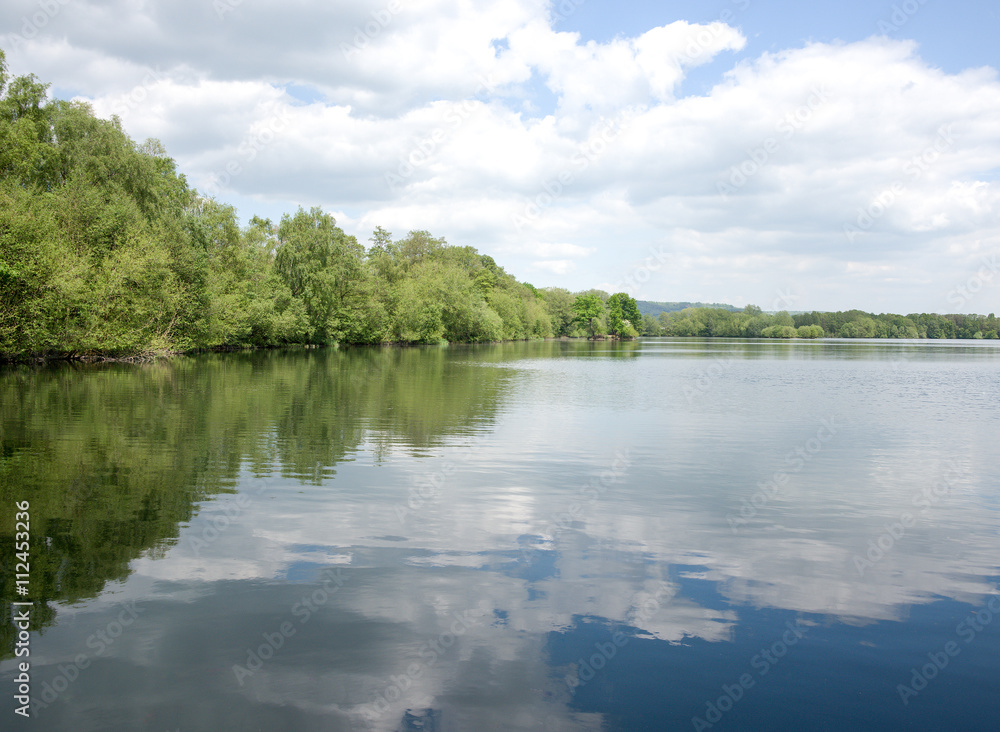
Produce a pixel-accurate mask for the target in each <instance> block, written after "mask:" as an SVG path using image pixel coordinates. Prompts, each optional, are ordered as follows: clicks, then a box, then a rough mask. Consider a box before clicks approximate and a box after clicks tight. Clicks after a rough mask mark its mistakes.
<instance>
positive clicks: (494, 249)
mask: <svg viewBox="0 0 1000 732" xmlns="http://www.w3.org/2000/svg"><path fill="white" fill-rule="evenodd" d="M6 7H7V8H8V11H7V12H6V13H5V15H4V17H3V18H2V19H0V47H2V48H4V49H5V51H6V52H7V55H8V62H9V64H10V66H11V70H12V71H13V72H14V73H28V72H34V73H35V74H37V75H38V76H39V77H40V78H42V79H43V80H45V81H48V82H51V83H52V85H53V87H52V89H53V93H54V94H55V95H58V96H61V97H64V98H70V97H73V98H79V99H81V100H84V101H88V102H90V103H91V104H92V105H93V107H94V109H95V111H96V112H97V113H98V114H99V115H102V116H110V115H112V114H118V115H119V116H120V117H121V119H122V122H123V124H124V125H125V128H126V130H127V131H128V132H129V134H130V135H132V137H133V138H134V139H136V140H139V141H141V140H143V139H145V138H147V137H155V138H158V139H160V140H161V141H162V142H163V143H164V145H165V146H166V148H167V150H168V152H169V153H170V154H171V155H172V156H173V157H175V158H176V160H177V161H178V164H179V167H180V169H181V170H182V171H183V172H184V173H185V174H186V175H187V177H188V180H189V181H190V182H191V184H192V185H194V186H196V187H197V188H198V189H199V190H200V191H202V192H204V193H206V194H209V195H212V196H214V197H215V198H217V199H218V200H221V201H224V202H227V203H231V204H233V205H235V206H236V207H237V209H238V211H239V214H240V216H241V218H242V219H243V220H244V221H245V220H247V219H249V218H250V216H252V215H254V214H258V215H262V216H267V217H270V218H272V219H278V218H280V216H281V215H282V213H284V212H292V211H294V210H295V208H296V207H297V206H300V205H301V206H305V207H310V206H322V207H323V208H324V209H325V210H327V211H330V212H332V213H334V215H335V216H336V217H337V219H338V222H339V224H340V225H341V226H342V227H343V228H344V229H345V231H347V232H348V233H350V234H354V235H355V236H357V237H358V239H359V240H361V241H363V242H364V241H367V238H368V237H369V236H370V234H371V231H372V230H373V229H374V227H375V226H383V227H385V228H387V229H388V230H390V231H392V232H393V233H394V234H395V235H396V236H402V235H404V234H405V233H406V232H407V231H409V230H415V229H425V230H428V231H430V232H431V233H433V234H435V235H437V236H443V237H445V238H446V239H447V240H448V241H449V242H450V243H454V244H462V245H466V244H467V245H472V246H475V247H477V248H478V249H479V250H480V251H482V252H484V253H487V254H490V255H492V256H493V257H494V258H495V259H496V260H497V261H498V262H499V263H501V264H502V265H503V266H504V267H506V268H507V269H508V271H510V272H512V273H513V274H514V275H516V276H517V277H518V278H519V279H521V280H525V281H529V282H532V283H533V284H535V285H537V286H560V287H566V288H568V289H570V290H582V289H587V288H590V287H600V288H602V289H606V290H609V291H618V290H624V291H627V292H629V293H630V294H632V295H634V296H635V297H638V298H641V299H649V300H701V301H711V302H730V303H733V304H736V305H745V304H748V303H753V304H757V305H760V306H761V307H763V308H765V309H768V310H774V309H781V308H789V309H794V310H803V309H804V310H808V309H823V310H831V309H847V308H852V307H859V308H863V309H867V310H872V311H875V312H885V311H890V312H915V311H936V312H955V311H961V312H983V313H987V312H993V311H997V310H1000V288H998V287H995V284H996V283H997V282H1000V265H998V264H997V256H998V255H1000V213H998V208H997V207H998V203H1000V193H998V189H997V171H998V170H1000V135H998V134H997V130H998V129H1000V124H998V123H1000V79H998V74H997V68H998V66H1000V54H998V53H997V51H996V50H995V49H996V43H995V38H996V37H997V35H998V30H1000V10H998V9H997V6H996V5H995V4H989V5H988V4H986V3H979V2H958V3H949V4H946V3H943V2H940V0H925V2H923V3H921V2H920V1H919V0H907V1H904V2H885V3H880V2H860V1H856V0H852V1H849V2H841V3H837V4H834V3H801V2H798V3H793V2H785V1H780V2H763V0H736V1H735V2H731V1H730V2H708V3H703V2H673V3H662V2H659V3H657V2H630V3H610V2H604V1H602V0H581V2H579V4H577V2H576V0H564V1H563V2H550V1H549V0H479V1H478V2H476V3H468V2H463V1H462V0H354V1H353V2H350V3H343V4H338V5H335V6H331V5H330V4H328V3H322V2H309V1H308V0H303V1H302V2H299V3H296V4H294V5H289V4H287V3H282V2H278V0H176V1H175V2H172V3H169V4H168V3H165V2H161V3H145V4H136V3H130V2H125V1H124V0H110V1H106V2H97V1H91V0H73V2H69V0H51V1H50V2H48V3H41V4H40V3H38V2H33V1H32V0H10V2H8V3H7V4H6Z"/></svg>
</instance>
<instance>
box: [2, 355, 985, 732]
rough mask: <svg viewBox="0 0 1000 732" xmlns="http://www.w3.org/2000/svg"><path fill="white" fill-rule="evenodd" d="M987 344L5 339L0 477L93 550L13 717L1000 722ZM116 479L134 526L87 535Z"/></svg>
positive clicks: (165, 721) (450, 726)
mask: <svg viewBox="0 0 1000 732" xmlns="http://www.w3.org/2000/svg"><path fill="white" fill-rule="evenodd" d="M156 369H159V371H158V372H157V371H155V370H156ZM998 375H1000V348H998V347H997V346H996V345H995V344H990V343H988V342H987V343H981V342H956V341H950V342H944V343H938V342H926V341H924V342H884V341H882V342H857V341H816V342H802V343H786V342H778V343H774V342H760V341H756V342H754V341H725V340H712V341H709V340H697V339H677V340H671V339H662V340H657V339H650V340H643V341H640V342H636V343H595V344H592V343H580V342H565V341H563V342H545V343H519V344H503V345H494V346H453V347H450V348H427V349H404V350H402V351H401V350H398V349H354V350H348V351H333V350H331V351H322V352H312V353H304V352H302V353H291V354H284V355H281V356H278V355H275V354H264V355H261V354H228V355H221V356H205V357H198V358H193V359H182V360H180V362H179V363H177V364H174V365H172V366H162V365H161V366H155V367H128V368H115V369H111V370H110V371H109V370H108V369H103V370H102V369H96V368H95V369H77V370H74V371H73V372H72V373H67V371H66V370H65V369H57V368H56V369H48V370H42V371H32V372H30V373H29V372H26V371H23V370H21V371H17V372H7V373H5V374H3V375H2V376H0V388H6V389H8V391H7V392H4V393H5V394H8V393H13V390H14V389H17V390H19V391H18V393H21V392H23V391H24V390H25V389H28V390H30V391H31V392H32V393H36V394H39V395H41V396H39V397H38V399H37V400H36V401H34V402H31V401H19V402H17V403H16V404H15V403H14V402H13V401H11V400H7V401H6V402H5V404H4V407H3V410H4V411H3V419H4V422H3V424H4V428H5V431H4V433H3V434H4V438H3V439H4V440H5V442H4V447H5V453H4V454H5V463H4V470H5V471H7V472H6V473H5V475H4V477H5V478H6V479H7V480H20V482H21V484H22V485H30V486H31V490H32V491H34V493H33V495H34V496H35V497H33V498H32V503H33V510H34V511H35V514H34V516H33V521H34V522H35V524H36V525H37V526H38V527H39V530H40V531H42V530H43V527H44V531H43V533H48V534H51V535H53V536H55V537H56V538H57V539H58V537H60V536H61V537H65V538H64V543H65V544H66V545H67V546H68V547H69V548H67V549H66V550H65V555H64V556H65V557H67V559H63V560H60V561H70V559H71V558H74V557H75V558H76V561H78V563H79V564H80V565H81V566H82V565H84V564H86V565H87V566H90V567H102V569H94V570H93V571H92V572H91V574H90V575H89V576H87V577H86V579H88V581H89V585H87V586H94V587H96V588H97V589H94V590H93V591H86V590H80V591H78V592H76V593H75V594H67V593H66V591H65V589H64V588H63V586H62V585H61V584H60V582H61V580H60V579H59V575H58V568H57V564H56V563H55V561H54V560H53V562H52V564H53V567H55V568H53V569H51V573H52V579H51V582H48V580H46V582H48V584H46V587H47V588H48V587H51V590H50V594H49V595H48V596H47V599H49V606H50V607H51V608H52V609H54V611H55V617H54V619H53V620H52V621H51V622H50V623H48V624H47V625H46V626H45V627H44V632H43V633H34V634H33V635H32V647H31V648H32V661H33V666H32V672H33V695H34V696H35V697H36V698H37V699H38V700H39V701H46V700H47V703H46V706H44V707H41V706H37V707H36V709H35V714H36V716H37V719H35V720H33V722H34V723H36V724H37V725H43V727H44V728H45V729H52V730H61V729H67V730H69V729H73V730H90V729H94V730H98V729H150V730H174V729H181V730H228V729H232V730H249V729H261V730H279V729H280V730H285V729H287V730H329V729H344V730H352V729H359V730H361V729H372V730H411V729H412V730H416V729H422V730H426V729H442V730H493V729H496V730H520V729H523V730H581V729H582V730H590V729H593V730H644V729H709V728H711V729H760V730H765V729H767V730H775V729H779V730H780V729H789V730H792V729H794V730H803V729H824V730H825V729H829V730H843V729H852V730H881V729H927V730H932V729H933V730H937V729H969V730H974V729H983V730H986V729H989V730H995V729H997V728H998V726H1000V674H998V671H1000V661H998V660H997V659H998V658H1000V622H994V621H993V618H994V617H998V616H1000V475H998V473H997V471H996V456H997V438H998V436H1000V414H998V412H997V409H996V405H997V403H998V397H1000V378H998ZM74 389H78V390H80V391H79V392H74V391H73V390H74ZM67 394H68V395H69V396H66V395H67ZM71 397H72V398H71ZM39 402H42V403H39ZM45 409H48V410H50V414H49V415H48V417H46V416H45V414H44V411H45ZM29 412H30V415H29ZM95 421H98V422H100V423H101V424H105V423H106V424H107V425H111V426H106V427H105V429H104V431H97V432H96V433H95V434H89V433H88V428H87V425H88V424H90V425H93V424H94V423H95ZM114 425H118V426H117V427H116V426H114ZM14 435H17V436H16V439H15V437H13V436H14ZM80 445H83V447H82V448H79V449H81V450H82V451H83V455H84V457H81V458H79V459H78V460H77V462H79V463H80V464H82V465H86V466H89V467H87V468H86V469H84V468H82V467H78V466H77V465H76V462H74V459H71V457H70V456H72V454H73V453H72V450H73V449H74V446H80ZM88 446H90V447H88ZM109 446H114V447H113V449H111V447H109ZM42 454H47V455H49V458H48V459H49V463H52V462H53V461H54V462H55V464H56V465H57V468H53V470H52V472H51V473H49V474H46V475H43V476H42V477H39V473H40V472H43V469H42V468H41V467H40V466H41V465H42V463H41V462H37V461H35V458H32V457H31V456H32V455H35V456H38V455H42ZM38 460H41V458H40V457H39V458H38ZM130 461H131V462H130ZM150 461H152V463H153V464H154V465H155V466H156V469H155V470H154V469H152V468H147V469H145V470H143V469H142V467H141V466H142V465H148V464H150ZM75 471H76V472H75ZM74 480H75V481H76V483H78V484H80V485H86V486H89V488H87V489H86V490H84V489H80V490H78V491H77V492H76V493H72V494H71V497H72V501H71V502H72V503H73V505H72V506H70V507H67V506H66V505H64V504H65V503H66V502H67V499H65V496H64V494H65V492H66V487H65V486H66V485H67V483H68V482H69V483H72V482H73V481H74ZM112 488H113V489H114V491H117V493H114V492H113V491H112ZM25 490H27V488H25ZM60 490H61V491H62V493H60V492H59V491H60ZM135 492H138V493H141V494H142V495H143V496H146V498H145V499H144V502H143V503H142V505H141V506H139V505H138V504H137V505H136V506H135V507H133V506H131V505H130V504H128V502H127V497H126V498H125V499H122V498H114V497H110V496H113V495H117V494H120V493H125V494H129V495H130V494H131V493H135ZM8 495H15V494H9V493H7V494H4V499H5V500H6V499H7V498H8ZM56 496H63V498H60V499H59V500H57V498H56ZM178 496H179V498H178ZM15 498H17V499H20V498H18V497H17V496H15ZM120 501H125V503H120ZM171 501H174V502H177V503H178V507H176V508H171V509H170V510H169V511H168V509H167V507H168V506H172V505H173V504H172V503H171ZM181 504H183V505H181ZM102 506H103V508H102ZM108 506H110V507H111V508H110V509H108V508H107V507H108ZM185 507H186V509H185ZM108 510H110V511H111V512H112V513H113V514H114V515H116V516H118V515H121V516H132V517H134V519H133V521H134V522H136V523H138V524H142V522H144V521H145V522H159V523H157V524H156V525H157V526H159V527H160V528H159V529H158V530H157V532H149V535H148V536H146V535H143V536H142V537H140V538H138V539H135V540H134V541H124V540H120V537H119V536H118V535H117V534H115V535H113V536H111V538H110V539H109V538H107V537H105V540H103V543H102V539H101V537H104V534H102V531H104V532H107V531H111V529H109V528H108V525H107V523H106V522H104V523H102V521H103V519H102V518H101V516H102V514H101V512H102V511H105V512H106V511H108ZM185 510H186V513H185ZM125 525H126V524H125V523H123V522H122V521H119V522H118V523H116V524H114V526H113V527H112V528H113V531H114V532H121V531H123V530H124V529H123V526H125ZM70 538H71V539H72V541H70ZM33 541H34V542H36V543H37V542H40V541H41V542H43V541H45V538H44V536H42V535H41V534H40V535H39V536H37V537H33ZM122 543H124V544H125V545H127V546H129V547H131V554H129V556H128V557H127V568H126V569H125V570H122V569H120V568H117V567H118V565H116V564H113V563H107V562H104V560H103V557H105V556H106V555H107V553H108V551H109V550H108V548H107V547H109V546H118V545H120V544H122ZM53 551H54V550H53ZM102 562H104V563H103V564H102ZM105 565H107V566H106V567H105ZM43 566H46V567H47V566H48V565H43ZM45 571H47V572H48V571H49V570H45ZM80 573H81V574H84V575H85V574H86V572H85V570H80ZM46 577H48V575H46ZM78 584H81V585H83V584H86V583H85V582H83V581H82V580H81V582H80V583H78ZM6 596H8V595H5V597H6ZM991 607H992V608H993V610H991V609H990V608H991ZM977 612H978V613H979V614H978V616H977V615H972V619H971V621H970V620H969V616H970V613H977ZM40 630H41V629H40ZM115 631H118V634H117V635H115ZM949 644H950V645H949ZM946 648H947V649H949V650H947V651H946V650H945V649H946ZM929 654H930V655H929ZM8 656H9V654H8ZM80 658H83V659H84V660H85V661H86V662H87V663H86V667H85V668H82V669H77V671H78V673H76V674H75V675H74V673H73V671H74V667H75V665H76V664H77V662H78V659H80ZM935 659H937V663H938V666H937V667H935V666H933V663H934V661H935ZM942 659H943V660H942ZM928 664H932V665H931V666H930V667H929V668H930V670H929V671H927V672H926V673H925V672H924V671H923V670H922V669H924V668H925V667H927V665H928ZM0 670H2V676H3V679H4V681H8V680H10V679H12V678H13V675H14V671H13V661H12V660H11V659H9V658H8V660H5V661H3V662H2V666H0ZM70 676H73V678H72V679H70V678H69V677H70ZM925 677H926V678H925ZM60 678H61V679H62V681H60ZM921 682H924V683H923V685H921ZM46 685H48V692H46ZM901 685H902V686H903V687H904V688H901ZM917 686H919V687H920V688H919V689H917V688H916V687H917ZM8 688H10V687H8ZM60 689H61V690H60ZM907 689H909V692H912V693H909V692H908V691H907ZM904 702H905V703H904ZM5 711H7V710H5ZM6 718H7V719H11V718H12V717H11V716H10V714H9V713H8V715H7V717H6ZM15 721H19V720H15Z"/></svg>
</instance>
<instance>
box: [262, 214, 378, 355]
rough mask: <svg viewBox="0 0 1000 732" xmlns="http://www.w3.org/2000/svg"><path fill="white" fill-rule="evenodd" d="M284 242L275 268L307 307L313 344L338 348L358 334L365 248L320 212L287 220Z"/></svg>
mask: <svg viewBox="0 0 1000 732" xmlns="http://www.w3.org/2000/svg"><path fill="white" fill-rule="evenodd" d="M278 243H279V246H278V250H277V253H276V256H275V269H276V271H277V272H278V274H279V275H280V276H281V278H282V280H283V281H284V283H285V284H286V285H287V286H288V288H289V291H290V292H291V296H292V297H293V298H297V299H299V300H301V301H302V303H303V305H304V306H305V311H306V313H307V315H308V321H309V334H308V340H309V342H311V343H332V342H335V341H340V340H343V339H344V338H345V337H348V336H350V335H352V325H353V324H354V323H355V322H356V321H357V319H356V317H355V316H356V315H357V313H358V311H360V310H361V296H362V292H363V290H362V288H361V287H360V284H361V282H362V281H363V278H364V275H365V268H364V267H363V265H362V255H363V252H364V249H363V247H362V246H361V245H360V244H358V242H357V240H356V239H355V238H354V237H353V236H347V235H346V234H344V232H343V231H342V230H341V229H340V228H339V227H338V226H337V225H336V220H335V219H334V218H333V216H331V215H330V214H326V213H323V211H322V209H320V208H316V207H314V208H312V209H310V210H309V211H308V212H307V211H305V210H304V209H302V208H301V207H300V208H299V210H298V211H297V212H296V213H295V215H294V216H289V215H288V214H285V215H284V216H282V218H281V223H280V224H279V226H278Z"/></svg>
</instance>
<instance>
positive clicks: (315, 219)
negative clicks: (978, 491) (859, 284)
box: [0, 51, 639, 359]
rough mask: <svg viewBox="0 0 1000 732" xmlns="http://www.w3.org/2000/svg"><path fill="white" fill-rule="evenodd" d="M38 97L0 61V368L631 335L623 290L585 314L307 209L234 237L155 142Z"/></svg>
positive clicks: (424, 244)
mask: <svg viewBox="0 0 1000 732" xmlns="http://www.w3.org/2000/svg"><path fill="white" fill-rule="evenodd" d="M47 88H48V85H46V84H42V83H40V82H39V81H38V80H37V79H36V78H35V77H34V76H33V75H27V76H20V77H17V78H10V77H9V76H8V74H7V71H6V64H5V58H4V55H3V52H2V51H0V354H2V355H3V356H5V357H6V358H8V359H9V358H15V359H16V358H25V357H30V356H39V355H61V356H70V357H72V356H87V355H94V354H102V355H111V356H122V355H134V354H144V353H153V352H164V351H187V350H193V349H200V348H213V347H243V346H280V345H290V344H332V343H358V344H375V343H439V342H442V341H466V342H480V341H502V340H516V339H528V338H545V337H553V336H583V335H590V336H593V337H597V336H602V335H606V336H612V337H634V336H636V335H638V330H637V327H636V326H637V325H638V323H639V315H638V311H637V310H636V308H635V301H634V300H633V299H632V298H630V297H629V296H628V295H626V294H624V293H619V294H617V295H615V296H609V295H608V294H607V293H597V294H596V297H597V300H598V301H599V302H598V304H597V306H593V303H592V302H591V301H590V300H589V299H587V298H592V297H594V296H595V293H592V292H591V293H582V294H580V295H579V296H578V295H574V294H572V293H570V292H569V291H567V290H564V289H560V288H549V289H546V290H539V289H538V288H536V287H534V286H532V285H531V284H528V283H525V282H518V281H517V279H516V278H515V277H513V276H512V275H510V274H508V273H507V272H505V271H504V269H503V268H502V267H500V266H499V265H497V263H496V262H495V261H494V260H493V258H492V257H489V256H487V255H483V254H480V253H479V252H477V251H476V250H475V249H474V248H473V247H468V246H450V245H448V244H447V242H445V240H444V239H441V238H436V237H434V236H432V235H431V234H430V233H429V232H426V231H411V232H409V234H407V235H406V236H405V237H403V238H401V239H396V240H394V239H393V238H392V235H391V234H390V233H389V232H387V231H385V230H384V229H382V228H381V227H379V228H376V229H375V231H374V232H373V234H372V236H371V238H370V240H369V245H368V246H365V245H363V244H361V243H360V242H358V241H357V239H356V238H355V237H354V236H349V235H347V234H345V233H344V231H343V230H341V229H340V228H339V227H338V226H337V225H336V221H335V219H334V218H333V216H331V215H330V214H328V213H325V212H324V211H323V210H322V209H320V208H312V209H310V210H308V211H307V210H304V209H302V208H299V210H297V211H296V212H295V213H293V214H285V215H284V216H282V217H281V220H280V221H279V222H277V223H275V222H272V221H270V220H267V219H261V218H258V217H256V216H255V217H253V218H252V219H251V220H250V223H249V225H248V226H245V227H241V226H240V225H239V220H238V218H237V215H236V211H235V209H234V208H233V207H232V206H228V205H225V204H223V203H220V202H217V201H215V200H213V199H210V198H206V197H204V196H202V195H200V194H199V193H198V191H197V190H195V189H193V188H191V187H190V186H189V185H188V184H187V181H186V180H185V177H184V176H183V175H182V174H180V173H178V171H177V169H176V164H175V162H174V160H173V159H171V158H170V157H168V156H167V154H166V152H165V150H164V149H163V146H162V145H161V144H160V143H159V142H158V141H156V140H147V141H146V142H144V143H142V144H137V143H135V142H133V141H132V140H131V139H130V138H129V137H128V135H127V134H126V133H125V131H124V130H123V129H122V126H121V123H120V121H119V120H118V118H117V117H114V118H112V119H111V120H103V119H98V118H97V117H96V116H95V115H94V113H93V111H92V109H91V108H90V107H89V106H88V105H87V104H83V103H79V102H66V101H62V100H48V99H47ZM578 297H579V298H583V299H585V300H586V301H587V302H588V303H590V306H588V307H587V308H583V307H582V306H581V305H579V304H578V303H577V300H578ZM606 304H607V307H605V305H606ZM623 308H624V309H623ZM630 315H631V320H630V318H629V316H630ZM633 324H635V325H633Z"/></svg>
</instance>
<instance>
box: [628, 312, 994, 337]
mask: <svg viewBox="0 0 1000 732" xmlns="http://www.w3.org/2000/svg"><path fill="white" fill-rule="evenodd" d="M998 331H1000V321H998V320H997V318H996V316H994V315H993V313H990V314H989V315H958V314H955V315H936V314H933V313H919V314H911V315H905V316H904V315H893V314H891V313H883V314H880V315H875V314H874V313H866V312H863V311H861V310H847V311H845V312H837V313H818V312H812V313H800V314H797V315H789V314H788V313H786V312H779V313H774V314H768V313H764V312H762V311H761V309H760V308H758V307H756V306H754V305H748V306H747V307H746V308H744V309H743V310H742V311H741V312H732V311H730V310H724V309H720V308H689V309H686V310H681V311H679V312H672V313H661V314H660V316H659V317H658V318H653V317H651V316H648V315H647V316H643V327H642V334H643V335H650V336H703V337H717V338H822V337H824V336H825V337H829V338H997V337H998V336H997V333H998Z"/></svg>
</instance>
